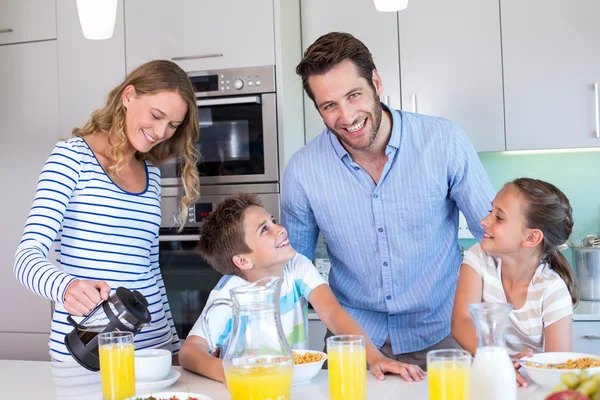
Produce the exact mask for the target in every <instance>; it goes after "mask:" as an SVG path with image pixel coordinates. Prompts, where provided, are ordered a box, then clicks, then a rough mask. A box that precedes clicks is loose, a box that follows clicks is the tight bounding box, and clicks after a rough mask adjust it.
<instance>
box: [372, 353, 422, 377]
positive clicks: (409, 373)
mask: <svg viewBox="0 0 600 400" xmlns="http://www.w3.org/2000/svg"><path fill="white" fill-rule="evenodd" d="M371 373H372V374H373V375H375V377H376V378H377V379H379V380H380V381H382V380H383V379H385V378H384V375H385V374H386V373H388V374H397V375H400V376H401V377H402V378H404V380H405V381H407V382H412V381H416V382H419V381H421V380H423V379H425V375H426V374H425V372H424V371H423V370H422V369H421V367H419V366H418V365H413V364H405V363H401V362H399V361H394V360H392V359H390V358H387V357H381V358H379V359H378V360H377V361H376V362H374V363H373V364H371Z"/></svg>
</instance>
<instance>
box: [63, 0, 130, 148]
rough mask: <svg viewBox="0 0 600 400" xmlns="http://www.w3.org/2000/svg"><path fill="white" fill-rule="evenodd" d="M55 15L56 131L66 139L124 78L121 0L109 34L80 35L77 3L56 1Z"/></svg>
mask: <svg viewBox="0 0 600 400" xmlns="http://www.w3.org/2000/svg"><path fill="white" fill-rule="evenodd" d="M56 14H57V37H58V40H57V44H58V92H59V104H60V108H59V132H60V135H61V137H64V138H68V137H70V136H71V132H72V131H73V128H75V127H81V126H83V125H84V124H85V123H86V122H87V120H88V119H89V116H90V114H91V113H92V112H93V111H94V110H96V109H98V108H101V107H104V105H105V104H106V97H107V95H108V92H109V91H110V90H111V89H112V88H113V87H115V86H117V85H118V84H119V83H121V81H122V80H123V79H124V78H125V73H126V70H125V33H124V26H123V0H119V1H118V7H117V19H116V22H115V29H114V31H113V36H112V38H110V39H106V40H88V39H86V38H84V37H83V33H82V31H81V26H80V24H79V16H78V14H77V3H76V2H75V1H59V2H58V4H57V8H56Z"/></svg>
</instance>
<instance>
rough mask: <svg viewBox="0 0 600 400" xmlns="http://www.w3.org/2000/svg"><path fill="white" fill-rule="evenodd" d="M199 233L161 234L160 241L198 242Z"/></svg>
mask: <svg viewBox="0 0 600 400" xmlns="http://www.w3.org/2000/svg"><path fill="white" fill-rule="evenodd" d="M199 238H200V236H198V235H159V236H158V241H159V242H196V241H197V240H198V239H199Z"/></svg>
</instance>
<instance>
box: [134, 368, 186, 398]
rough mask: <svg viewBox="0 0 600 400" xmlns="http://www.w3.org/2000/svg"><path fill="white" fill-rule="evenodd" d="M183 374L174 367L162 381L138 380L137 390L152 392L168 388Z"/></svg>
mask: <svg viewBox="0 0 600 400" xmlns="http://www.w3.org/2000/svg"><path fill="white" fill-rule="evenodd" d="M180 376H181V372H179V371H177V370H175V369H172V370H171V371H170V372H169V373H168V374H167V376H166V377H165V379H161V380H160V381H150V382H136V383H135V390H136V392H141V393H150V392H153V391H156V390H162V389H164V388H167V387H169V386H171V385H172V384H174V383H175V381H176V380H177V379H179V377H180Z"/></svg>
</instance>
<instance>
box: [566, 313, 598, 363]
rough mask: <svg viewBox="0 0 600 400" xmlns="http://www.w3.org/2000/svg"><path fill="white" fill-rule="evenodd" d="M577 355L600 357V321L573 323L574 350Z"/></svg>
mask: <svg viewBox="0 0 600 400" xmlns="http://www.w3.org/2000/svg"><path fill="white" fill-rule="evenodd" d="M572 350H573V351H574V352H577V353H589V354H594V355H597V356H600V321H594V322H588V321H585V322H583V321H574V322H573V349H572Z"/></svg>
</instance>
